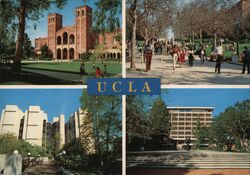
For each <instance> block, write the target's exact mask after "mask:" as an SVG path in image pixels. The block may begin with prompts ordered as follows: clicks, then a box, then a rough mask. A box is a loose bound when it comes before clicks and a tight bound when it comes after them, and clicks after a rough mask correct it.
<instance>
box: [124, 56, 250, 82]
mask: <svg viewBox="0 0 250 175" xmlns="http://www.w3.org/2000/svg"><path fill="white" fill-rule="evenodd" d="M187 62H188V61H186V63H185V65H184V66H182V67H179V65H178V64H177V66H176V69H175V70H173V62H172V56H171V55H153V58H152V65H151V71H149V72H145V67H146V65H145V63H143V60H142V58H141V56H140V55H139V53H138V54H137V57H136V70H130V69H129V65H130V63H127V77H129V78H137V77H140V78H146V77H155V78H161V84H162V85H249V83H250V76H249V75H247V74H245V75H244V74H241V71H242V65H241V64H234V63H229V62H223V63H222V66H221V74H217V73H215V62H210V61H205V65H204V66H203V67H201V61H200V58H199V57H198V56H195V58H194V65H193V67H189V66H188V63H187Z"/></svg>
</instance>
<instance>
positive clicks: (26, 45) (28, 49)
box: [23, 33, 34, 58]
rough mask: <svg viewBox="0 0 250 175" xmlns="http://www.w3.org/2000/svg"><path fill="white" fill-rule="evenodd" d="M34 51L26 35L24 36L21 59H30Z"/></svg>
mask: <svg viewBox="0 0 250 175" xmlns="http://www.w3.org/2000/svg"><path fill="white" fill-rule="evenodd" d="M33 51H34V47H33V46H32V43H31V40H30V38H29V35H28V34H27V33H25V34H24V42H23V57H25V58H30V57H31V56H32V53H33Z"/></svg>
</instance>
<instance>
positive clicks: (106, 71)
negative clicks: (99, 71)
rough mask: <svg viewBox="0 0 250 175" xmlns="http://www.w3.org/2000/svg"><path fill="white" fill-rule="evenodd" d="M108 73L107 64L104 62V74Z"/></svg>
mask: <svg viewBox="0 0 250 175" xmlns="http://www.w3.org/2000/svg"><path fill="white" fill-rule="evenodd" d="M107 75H108V70H107V65H106V64H104V70H103V76H104V77H105V76H107Z"/></svg>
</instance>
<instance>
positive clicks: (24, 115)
mask: <svg viewBox="0 0 250 175" xmlns="http://www.w3.org/2000/svg"><path fill="white" fill-rule="evenodd" d="M87 114H88V113H87V111H84V110H82V109H78V110H77V111H76V112H75V113H74V114H72V115H71V116H70V117H69V120H68V122H67V123H65V117H64V115H62V114H61V115H60V116H58V117H54V118H53V121H52V122H48V119H47V114H46V113H45V112H44V111H43V110H41V108H40V107H39V106H30V107H29V109H28V110H26V111H25V112H22V111H21V110H20V109H19V108H18V107H17V106H15V105H6V107H5V109H3V110H2V115H1V119H0V134H4V133H13V134H14V135H15V136H16V137H17V138H18V139H23V140H25V141H27V142H29V143H31V144H33V145H38V146H44V147H47V141H48V140H49V141H51V144H52V145H51V146H52V147H53V148H55V150H60V149H61V148H62V147H63V145H64V144H65V143H69V142H70V141H72V140H73V139H76V138H81V141H82V142H85V143H87V145H88V149H87V152H88V153H94V152H95V147H94V139H93V130H92V121H91V120H89V119H90V117H89V116H88V115H87ZM83 125H84V127H83V128H84V131H82V130H81V128H82V127H81V126H83Z"/></svg>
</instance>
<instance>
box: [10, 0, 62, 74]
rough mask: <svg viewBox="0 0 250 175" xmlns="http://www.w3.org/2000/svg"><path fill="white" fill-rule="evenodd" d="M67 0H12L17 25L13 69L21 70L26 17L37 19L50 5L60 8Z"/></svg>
mask: <svg viewBox="0 0 250 175" xmlns="http://www.w3.org/2000/svg"><path fill="white" fill-rule="evenodd" d="M66 1H67V0H32V1H29V0H12V2H13V4H14V6H13V8H14V9H15V11H16V13H13V14H12V15H17V16H15V17H16V18H17V21H18V26H17V31H18V32H17V42H16V51H15V60H14V64H13V70H14V71H20V70H21V58H22V55H23V44H24V34H25V27H26V21H27V19H30V20H33V21H37V20H39V18H40V16H42V14H43V12H44V11H46V10H48V9H49V8H50V7H51V6H52V5H56V6H57V7H58V8H62V7H63V6H64V5H65V4H66Z"/></svg>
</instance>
